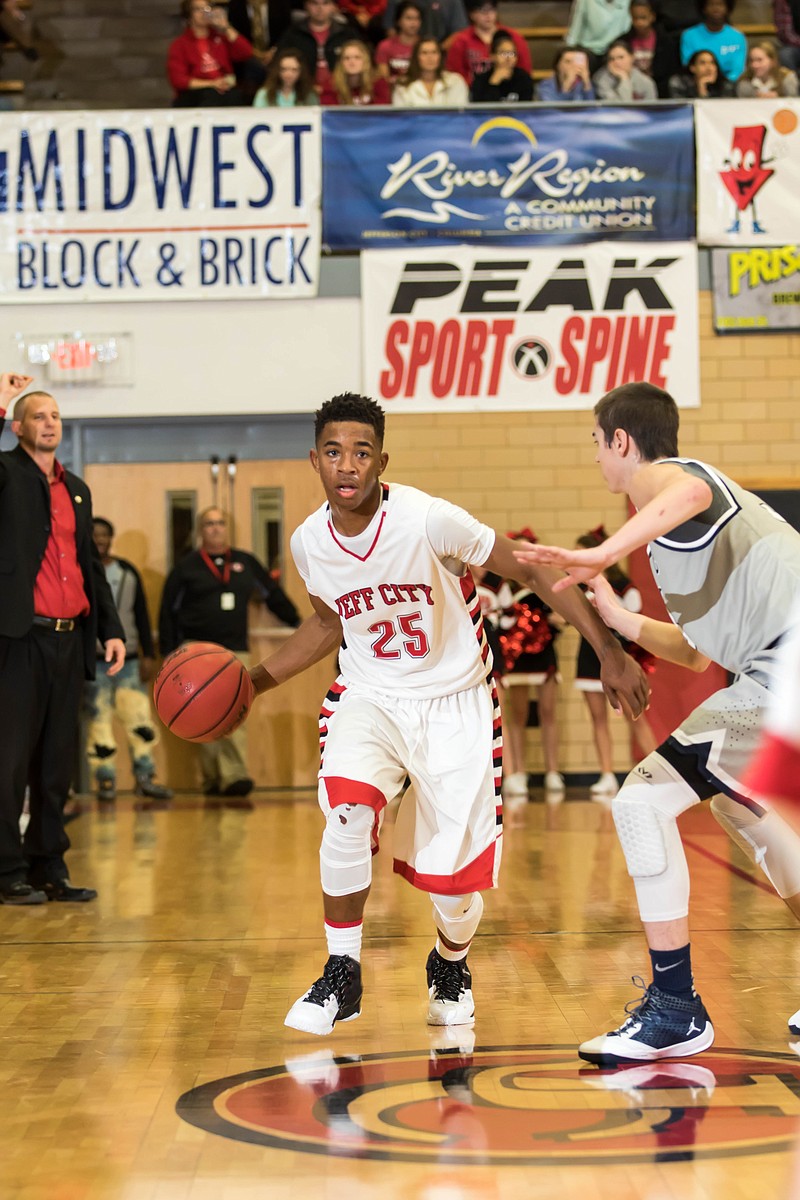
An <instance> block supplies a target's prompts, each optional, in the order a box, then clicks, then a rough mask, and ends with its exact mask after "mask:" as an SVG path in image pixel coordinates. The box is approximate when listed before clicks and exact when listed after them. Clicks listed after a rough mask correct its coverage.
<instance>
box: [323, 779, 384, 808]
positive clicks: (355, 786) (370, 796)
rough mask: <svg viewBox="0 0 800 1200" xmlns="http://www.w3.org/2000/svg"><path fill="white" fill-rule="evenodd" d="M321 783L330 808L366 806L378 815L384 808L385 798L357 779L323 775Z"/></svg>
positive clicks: (369, 784) (373, 788)
mask: <svg viewBox="0 0 800 1200" xmlns="http://www.w3.org/2000/svg"><path fill="white" fill-rule="evenodd" d="M322 782H323V783H324V784H325V791H326V793H327V795H328V803H329V804H330V806H331V808H338V806H339V805H340V804H366V805H367V807H368V808H371V809H374V811H375V812H376V813H379V812H380V811H381V809H383V808H385V807H386V797H385V796H384V794H383V792H381V791H379V789H378V788H376V787H373V786H372V784H371V783H361V782H360V781H359V780H358V779H344V778H343V777H342V776H341V775H323V776H322Z"/></svg>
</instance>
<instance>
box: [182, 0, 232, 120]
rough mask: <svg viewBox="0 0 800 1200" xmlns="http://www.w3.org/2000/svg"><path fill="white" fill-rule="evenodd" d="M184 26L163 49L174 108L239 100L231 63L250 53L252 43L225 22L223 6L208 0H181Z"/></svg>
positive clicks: (227, 103) (206, 105)
mask: <svg viewBox="0 0 800 1200" xmlns="http://www.w3.org/2000/svg"><path fill="white" fill-rule="evenodd" d="M181 11H182V13H183V16H184V18H185V19H186V29H185V30H184V31H183V33H182V34H181V35H180V37H177V38H175V40H174V42H172V43H171V45H170V47H169V50H168V52H167V75H168V77H169V81H170V83H171V84H172V87H173V88H174V90H175V99H174V101H173V103H174V105H175V107H176V108H206V107H214V108H217V107H220V106H223V105H232V104H243V103H244V98H243V96H242V94H241V93H240V91H239V89H238V88H237V86H236V75H235V73H234V64H235V63H244V62H246V61H247V60H248V59H250V58H252V57H253V47H252V46H251V45H250V43H249V42H248V40H247V38H244V37H242V35H241V34H240V33H237V32H236V30H235V29H233V28H232V27H231V26H230V25H229V24H228V17H227V14H226V12H225V9H224V8H223V7H222V6H220V5H217V6H216V7H214V8H212V7H211V6H210V5H209V3H208V0H183V3H182V5H181Z"/></svg>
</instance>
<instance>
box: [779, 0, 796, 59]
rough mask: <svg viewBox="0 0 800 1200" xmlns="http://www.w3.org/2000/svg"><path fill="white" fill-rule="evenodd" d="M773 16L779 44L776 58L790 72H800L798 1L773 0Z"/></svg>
mask: <svg viewBox="0 0 800 1200" xmlns="http://www.w3.org/2000/svg"><path fill="white" fill-rule="evenodd" d="M773 14H774V17H775V29H776V30H777V33H778V41H779V42H780V44H781V45H780V50H779V51H778V58H779V59H780V61H781V62H782V63H783V65H784V67H788V68H789V70H790V71H797V70H800V3H798V0H773Z"/></svg>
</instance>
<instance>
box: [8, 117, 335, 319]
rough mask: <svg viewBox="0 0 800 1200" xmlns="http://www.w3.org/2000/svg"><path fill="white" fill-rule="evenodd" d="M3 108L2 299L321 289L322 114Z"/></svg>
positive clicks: (247, 294) (289, 293)
mask: <svg viewBox="0 0 800 1200" xmlns="http://www.w3.org/2000/svg"><path fill="white" fill-rule="evenodd" d="M299 111H302V116H298V115H297V114H296V113H295V112H294V111H293V112H292V113H291V114H284V113H283V112H281V111H280V110H278V109H271V110H270V111H269V113H266V114H265V113H264V112H263V111H262V110H256V109H238V108H228V109H198V110H196V111H188V110H187V111H183V110H179V109H166V110H158V111H157V112H146V111H136V112H124V111H123V112H73V113H53V112H47V113H44V112H43V113H35V112H31V113H4V114H3V121H2V129H1V130H0V302H2V303H14V304H36V303H40V304H41V303H48V304H53V303H58V302H60V301H73V300H101V301H102V302H103V303H106V302H108V301H113V300H155V299H158V300H199V299H206V298H208V297H214V298H219V297H222V296H225V297H227V296H235V297H236V298H238V299H242V298H255V297H280V298H282V299H283V298H286V297H297V296H304V297H308V296H314V295H316V292H317V285H318V274H319V253H320V237H319V223H320V217H319V205H320V158H321V155H320V117H319V114H318V113H317V112H315V111H314V109H308V108H305V109H302V110H299Z"/></svg>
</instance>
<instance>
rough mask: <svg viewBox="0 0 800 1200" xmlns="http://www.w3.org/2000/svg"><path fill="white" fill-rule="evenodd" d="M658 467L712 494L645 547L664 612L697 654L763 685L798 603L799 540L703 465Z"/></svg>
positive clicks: (678, 461) (685, 462)
mask: <svg viewBox="0 0 800 1200" xmlns="http://www.w3.org/2000/svg"><path fill="white" fill-rule="evenodd" d="M661 461H663V462H665V463H670V464H674V465H676V466H679V467H681V468H682V469H683V470H684V471H686V472H687V474H690V475H695V476H697V477H698V478H699V479H702V480H704V481H705V482H706V483H707V484H708V486H709V487H710V488H711V493H712V500H711V504H710V505H709V507H708V508H707V509H706V511H705V512H702V513H698V515H697V516H696V517H692V518H691V520H689V521H685V522H684V523H683V524H682V525H679V526H677V528H675V529H672V530H670V531H669V533H666V534H664V535H663V536H662V537H660V538H657V539H656V540H655V541H654V542H651V543H650V544H649V546H648V554H649V555H650V562H651V566H652V568H653V574H654V576H655V580H656V583H657V584H658V589H659V591H660V592H661V595H662V596H663V598H664V603H665V604H666V606H667V609H668V611H669V614H670V616H671V617H672V619H673V621H674V622H675V624H676V625H678V626H680V628H681V629H682V630H683V631H684V633H685V635H686V636H687V637H688V638H689V640H690V641H691V643H692V645H694V646H696V647H697V648H698V649H699V650H701V651H702V652H703V654H706V655H708V657H709V658H711V659H713V660H714V661H715V662H718V663H720V665H721V666H723V667H725V668H726V669H727V670H728V671H731V672H732V673H733V674H734V675H739V674H741V673H746V674H749V675H753V676H754V677H755V678H756V679H758V680H759V681H760V682H761V683H762V684H763V686H765V687H770V686H772V682H773V680H774V677H775V658H776V647H777V645H778V643H779V642H780V641H781V639H782V637H783V636H784V635H785V634H786V632H787V630H788V629H789V628H790V626H791V613H792V609H793V608H794V605H795V603H796V601H797V600H798V597H800V534H798V533H797V532H796V530H794V529H792V527H791V525H789V524H788V523H787V522H786V521H784V519H783V517H781V516H779V515H778V514H777V513H776V512H774V511H773V510H772V509H771V508H770V507H769V506H768V505H767V504H765V503H764V501H763V500H760V499H759V498H758V496H754V495H753V493H752V492H748V491H745V489H744V488H741V487H739V486H738V484H736V483H734V482H733V481H732V480H731V479H728V478H727V476H725V475H723V474H722V473H721V472H720V471H718V470H716V468H714V467H710V466H709V465H708V464H707V463H702V462H698V461H697V460H695V459H690V458H670V459H663V460H661Z"/></svg>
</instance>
